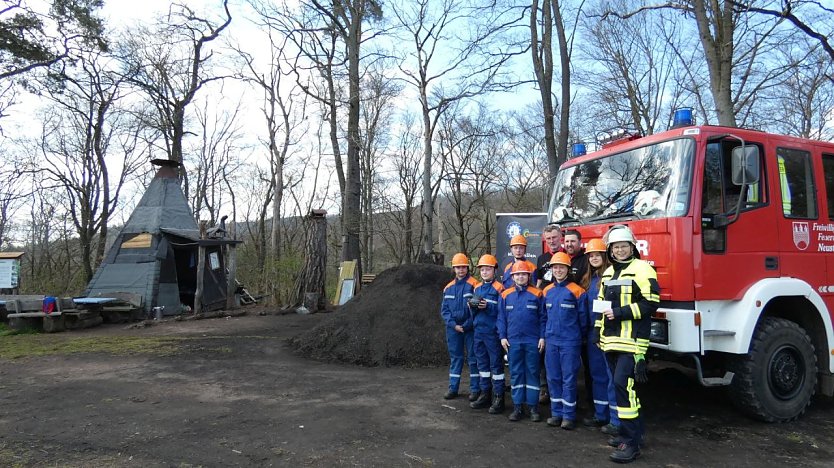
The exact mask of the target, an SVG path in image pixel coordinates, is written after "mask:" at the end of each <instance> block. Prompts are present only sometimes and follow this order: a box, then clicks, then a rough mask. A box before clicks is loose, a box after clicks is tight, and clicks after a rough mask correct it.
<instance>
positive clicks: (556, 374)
mask: <svg viewBox="0 0 834 468" xmlns="http://www.w3.org/2000/svg"><path fill="white" fill-rule="evenodd" d="M570 267H571V259H570V256H569V255H568V254H566V253H564V252H557V253H556V254H554V255H553V258H551V259H550V269H551V272H552V274H553V276H552V277H553V282H552V283H551V284H550V285H548V286H547V287H546V288H544V304H545V313H546V314H547V326H546V328H545V341H546V343H547V345H546V350H545V355H544V362H545V367H546V368H547V386H548V388H549V390H550V414H551V417H550V418H548V419H547V424H548V425H550V426H561V427H562V429H566V430H571V429H573V428H574V427H576V378H577V375H578V373H579V366H580V364H581V362H582V361H581V358H580V349H581V347H582V338H583V337H586V336H587V335H588V305H587V304H588V300H587V298H586V297H585V290H584V289H582V288H581V287H580V286H579V285H577V284H576V283H574V282H572V281H570V280H569V279H568V273H569V272H570Z"/></svg>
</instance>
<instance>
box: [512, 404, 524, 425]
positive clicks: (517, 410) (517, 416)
mask: <svg viewBox="0 0 834 468" xmlns="http://www.w3.org/2000/svg"><path fill="white" fill-rule="evenodd" d="M522 417H524V411H523V410H522V409H521V405H515V407H514V408H513V412H512V413H510V421H513V422H515V421H521V418H522Z"/></svg>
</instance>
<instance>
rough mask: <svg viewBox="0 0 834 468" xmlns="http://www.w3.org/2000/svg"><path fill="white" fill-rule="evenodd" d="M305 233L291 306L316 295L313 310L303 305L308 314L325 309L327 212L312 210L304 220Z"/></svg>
mask: <svg viewBox="0 0 834 468" xmlns="http://www.w3.org/2000/svg"><path fill="white" fill-rule="evenodd" d="M304 224H305V226H306V227H305V229H304V230H305V232H306V233H307V236H306V240H305V248H304V259H305V260H304V267H303V268H302V269H301V274H300V275H299V276H298V280H297V282H296V287H295V298H294V300H293V304H295V305H296V306H298V305H300V304H305V302H306V301H305V298H309V297H311V295H317V300H316V301H315V309H311V308H310V305H308V304H305V307H307V308H308V309H309V310H310V312H315V311H316V310H318V309H323V308H324V307H325V305H326V304H325V296H324V283H325V272H326V266H327V212H326V211H324V210H313V211H311V212H310V214H309V215H307V216H306V217H305V219H304Z"/></svg>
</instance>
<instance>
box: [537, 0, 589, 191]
mask: <svg viewBox="0 0 834 468" xmlns="http://www.w3.org/2000/svg"><path fill="white" fill-rule="evenodd" d="M566 3H567V2H564V1H559V0H542V3H541V6H539V1H538V0H533V4H532V6H531V8H530V46H531V47H530V52H531V54H532V57H533V71H534V72H535V75H536V83H537V84H538V86H539V92H540V94H541V103H542V110H543V117H544V139H545V151H546V152H547V163H548V173H549V174H550V176H551V177H553V176H555V175H556V171H557V170H558V169H559V166H560V165H561V164H562V163H563V162H564V161H565V158H566V155H567V148H568V131H569V129H570V103H571V93H572V90H571V68H570V63H571V57H572V55H573V41H574V36H575V32H576V25H577V23H578V19H579V16H580V14H581V12H582V8H583V5H584V3H585V2H584V0H581V1H579V2H578V3H579V4H578V7H577V9H576V12H575V16H574V20H573V25H572V26H570V25H569V24H568V23H567V20H568V18H565V13H566V12H567V7H566V6H565V4H566ZM539 13H541V19H539V16H538V15H539ZM553 26H556V43H557V45H558V47H559V65H560V77H561V78H560V86H559V88H560V97H561V99H560V103H559V112H560V115H559V132H558V134H557V133H556V131H555V117H554V114H555V112H554V109H555V106H554V105H553V49H552V47H553ZM569 26H570V27H569ZM539 28H541V39H539ZM557 138H558V141H557Z"/></svg>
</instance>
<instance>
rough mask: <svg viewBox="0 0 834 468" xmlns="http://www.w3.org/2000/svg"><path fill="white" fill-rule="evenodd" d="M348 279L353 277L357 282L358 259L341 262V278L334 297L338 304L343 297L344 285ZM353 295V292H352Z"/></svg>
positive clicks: (334, 301)
mask: <svg viewBox="0 0 834 468" xmlns="http://www.w3.org/2000/svg"><path fill="white" fill-rule="evenodd" d="M346 279H353V280H354V285H355V284H356V282H355V280H356V260H347V261H344V262H342V263H341V264H339V279H338V281H337V283H336V296H335V297H334V298H333V303H334V304H338V303H339V301H340V300H341V298H342V285H343V284H344V281H345V280H346ZM351 296H353V294H352V293H351Z"/></svg>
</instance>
